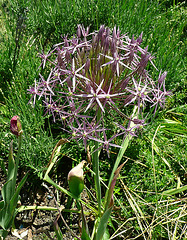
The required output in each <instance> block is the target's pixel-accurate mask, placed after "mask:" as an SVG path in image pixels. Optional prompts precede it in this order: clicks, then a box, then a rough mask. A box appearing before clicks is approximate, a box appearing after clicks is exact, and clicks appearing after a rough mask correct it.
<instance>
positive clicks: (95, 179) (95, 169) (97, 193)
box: [93, 110, 101, 216]
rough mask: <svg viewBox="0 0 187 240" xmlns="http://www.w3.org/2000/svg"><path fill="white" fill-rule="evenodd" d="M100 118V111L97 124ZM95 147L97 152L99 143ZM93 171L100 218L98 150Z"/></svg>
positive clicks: (95, 154) (94, 156) (94, 157)
mask: <svg viewBox="0 0 187 240" xmlns="http://www.w3.org/2000/svg"><path fill="white" fill-rule="evenodd" d="M100 117H101V110H99V111H98V113H97V122H98V121H99V120H100ZM94 146H95V150H96V149H98V147H99V143H98V142H96V141H95V142H94ZM93 171H94V173H95V175H94V181H95V187H96V195H97V203H98V212H99V216H101V184H100V177H99V150H96V151H95V152H94V153H93Z"/></svg>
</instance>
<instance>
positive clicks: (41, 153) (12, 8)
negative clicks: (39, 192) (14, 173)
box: [0, 0, 187, 240]
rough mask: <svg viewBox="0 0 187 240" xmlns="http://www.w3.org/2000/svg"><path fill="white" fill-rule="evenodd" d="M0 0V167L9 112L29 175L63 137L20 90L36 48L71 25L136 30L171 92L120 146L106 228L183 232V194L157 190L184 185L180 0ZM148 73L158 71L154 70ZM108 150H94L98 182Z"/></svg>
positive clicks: (32, 73)
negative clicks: (16, 120)
mask: <svg viewBox="0 0 187 240" xmlns="http://www.w3.org/2000/svg"><path fill="white" fill-rule="evenodd" d="M0 3H1V9H0V89H1V92H0V127H1V130H0V153H1V154H0V156H1V157H0V163H1V166H2V167H3V163H5V166H6V161H7V156H8V146H9V143H10V140H11V139H13V138H14V137H13V136H12V135H11V134H10V132H9V121H10V118H11V117H12V116H13V115H19V116H20V118H21V121H22V125H23V129H24V139H23V147H22V148H23V149H22V156H21V165H22V167H24V168H27V169H28V168H29V169H32V173H33V174H35V173H36V175H40V173H41V172H42V171H43V169H44V168H45V167H46V165H47V163H48V161H49V156H50V154H51V151H52V149H53V147H54V146H55V144H56V143H57V141H58V140H59V139H60V137H64V135H63V134H62V133H61V132H60V133H59V131H58V129H57V126H56V125H55V124H54V123H52V122H51V121H50V118H49V119H48V118H47V117H46V116H43V108H42V106H41V104H42V103H41V102H40V103H37V106H36V107H35V108H33V107H32V105H30V104H29V105H28V104H27V103H28V101H29V97H30V96H29V95H27V89H28V87H29V86H30V85H32V84H33V82H34V79H35V78H37V77H38V74H39V72H38V70H37V69H38V66H39V65H40V60H39V58H38V52H42V51H44V52H47V51H48V50H49V49H51V48H52V46H53V45H54V44H55V43H58V42H60V41H62V39H61V35H64V34H68V36H72V35H73V34H74V33H76V28H77V24H84V26H85V27H86V26H90V29H91V31H93V30H96V29H98V28H99V26H100V25H101V24H105V25H106V26H109V27H111V28H112V27H114V26H115V25H116V26H119V28H120V30H121V31H122V32H123V33H128V35H129V36H131V37H132V35H133V34H134V35H135V38H136V37H138V36H139V35H140V33H141V32H143V45H144V46H147V45H149V51H150V52H151V53H152V54H153V55H154V56H155V59H154V63H155V65H156V66H157V68H158V69H162V70H163V71H167V72H168V75H167V80H166V85H167V89H169V90H171V91H172V96H171V97H170V98H168V99H167V103H166V108H165V110H164V111H160V112H159V113H158V114H157V116H156V117H155V119H153V121H152V122H151V123H150V124H149V125H148V126H147V127H146V129H145V131H144V132H143V133H142V135H140V136H139V138H134V139H133V141H132V144H131V145H130V147H129V148H128V149H127V151H126V153H125V156H124V160H128V161H127V162H126V164H125V166H124V168H123V171H122V172H121V178H120V180H119V181H118V184H117V186H116V197H117V199H118V201H116V202H115V203H116V205H117V206H120V209H121V210H120V211H119V210H118V211H117V210H116V211H114V213H113V217H112V220H113V221H112V222H113V228H112V223H111V224H110V225H111V229H112V230H111V232H112V233H114V232H115V230H116V231H117V229H118V228H119V227H120V226H121V228H120V229H119V231H117V232H116V234H114V235H117V234H118V233H119V232H123V233H122V235H121V236H128V234H131V237H136V236H139V235H140V236H139V239H141V237H142V236H143V235H145V237H147V238H146V239H155V240H156V239H161V238H163V239H177V238H179V239H185V217H186V215H185V214H186V212H185V211H186V209H185V206H186V205H185V204H186V193H185V192H181V193H178V194H176V195H172V196H169V197H168V196H165V195H162V193H163V191H166V190H168V189H174V188H176V187H180V186H181V187H182V186H184V185H186V184H187V178H186V172H187V164H186V156H187V151H186V149H185V146H186V144H187V138H186V137H187V134H186V122H187V117H186V116H187V115H186V112H187V107H186V105H185V104H186V89H187V88H186V86H187V81H186V74H187V71H186V67H185V66H186V65H187V62H186V45H187V40H186V35H185V32H186V23H187V21H186V15H187V10H186V6H185V4H184V2H183V3H180V2H178V1H169V0H168V1H156V0H152V1H148V0H147V1H143V0H140V1H136V0H124V1H122V0H115V1H112V0H105V1H101V0H90V1H86V0H79V1H78V0H71V1H65V0H63V1H58V0H44V1H40V0H35V1H34V0H32V1H26V0H17V1H11V0H9V1H5V0H3V1H1V2H0ZM150 71H152V70H151V69H150ZM151 74H152V75H153V76H155V77H156V76H158V72H156V71H154V72H152V73H151ZM157 128H158V131H157V132H156V129H157ZM155 133H156V134H155ZM154 135H155V138H154ZM153 138H154V142H153ZM15 142H16V141H15ZM64 152H65V154H66V155H67V156H68V157H69V158H71V159H75V160H76V161H80V160H81V159H82V158H84V157H85V152H84V149H83V146H82V144H80V146H79V147H78V146H76V145H75V143H71V144H70V145H69V148H68V149H64ZM115 157H116V153H115V149H114V150H113V153H111V158H110V159H109V160H108V158H107V156H106V155H105V153H103V154H102V156H101V173H102V175H101V177H102V178H103V180H104V181H105V180H107V179H108V177H109V172H110V167H111V166H112V164H113V163H114V162H115ZM155 190H156V192H157V194H156V192H155ZM119 216H120V218H119ZM120 219H121V220H120ZM114 229H115V230H114ZM128 229H129V230H128ZM144 230H145V231H144ZM186 237H187V236H186ZM116 239H117V238H116ZM118 239H122V238H121V237H119V236H118Z"/></svg>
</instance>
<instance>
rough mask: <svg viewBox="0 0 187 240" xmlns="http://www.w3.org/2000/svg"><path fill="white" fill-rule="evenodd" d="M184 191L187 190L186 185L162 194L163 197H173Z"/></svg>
mask: <svg viewBox="0 0 187 240" xmlns="http://www.w3.org/2000/svg"><path fill="white" fill-rule="evenodd" d="M186 190H187V185H185V186H183V187H180V188H175V189H170V190H167V191H164V192H163V193H162V194H163V195H174V194H177V193H181V192H183V191H186Z"/></svg>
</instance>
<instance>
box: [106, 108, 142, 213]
mask: <svg viewBox="0 0 187 240" xmlns="http://www.w3.org/2000/svg"><path fill="white" fill-rule="evenodd" d="M137 114H138V113H137V106H135V107H134V109H133V113H132V116H131V118H132V119H133V118H135V117H136V116H137ZM133 127H134V123H133V122H132V121H131V123H130V126H129V128H130V129H131V128H133ZM131 139H132V136H131V135H130V134H128V135H127V136H126V138H125V139H124V141H123V143H122V145H121V148H120V150H119V152H118V155H117V158H116V161H115V164H114V167H113V169H112V173H111V175H110V179H109V182H108V189H107V191H106V194H105V210H106V209H107V207H108V204H109V203H107V199H108V190H109V188H110V184H111V182H112V179H113V177H114V173H115V171H116V169H117V168H118V166H119V164H120V162H121V159H122V157H123V155H124V153H125V151H126V149H127V147H128V145H129V142H130V140H131Z"/></svg>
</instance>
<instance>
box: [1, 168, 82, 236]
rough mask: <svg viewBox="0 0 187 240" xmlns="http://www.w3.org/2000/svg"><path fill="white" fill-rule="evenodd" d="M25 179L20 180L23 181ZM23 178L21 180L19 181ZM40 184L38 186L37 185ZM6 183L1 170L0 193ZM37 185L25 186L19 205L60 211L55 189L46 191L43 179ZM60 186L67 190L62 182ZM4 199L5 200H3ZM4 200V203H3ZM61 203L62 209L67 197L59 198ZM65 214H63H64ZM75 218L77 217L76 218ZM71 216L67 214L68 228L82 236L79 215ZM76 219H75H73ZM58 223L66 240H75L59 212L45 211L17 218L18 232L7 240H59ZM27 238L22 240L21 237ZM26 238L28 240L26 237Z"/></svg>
mask: <svg viewBox="0 0 187 240" xmlns="http://www.w3.org/2000/svg"><path fill="white" fill-rule="evenodd" d="M21 173H22V174H21V175H23V170H21ZM21 175H18V176H20V179H21V178H22V176H21ZM18 178H19V177H18ZM36 181H37V183H36ZM5 182H6V178H5V175H4V173H3V172H2V170H1V168H0V191H1V188H2V186H3V185H4V183H5ZM34 182H35V183H34V184H31V183H30V182H29V181H27V182H26V183H25V185H24V186H23V188H22V190H21V192H20V201H19V202H18V207H19V206H21V205H23V206H48V207H49V206H51V207H56V206H57V204H56V200H55V198H54V196H57V192H56V189H54V188H53V187H51V186H47V184H45V186H47V188H46V187H44V186H42V181H40V179H37V180H36V179H35V180H34ZM58 184H59V185H61V186H62V184H63V186H64V182H62V179H61V182H59V179H58ZM66 184H67V183H66ZM0 197H1V199H2V196H0ZM1 199H0V200H1ZM59 201H60V202H61V204H60V205H61V206H63V204H62V202H63V203H64V204H66V201H67V197H66V196H63V194H60V195H59ZM62 214H63V213H62ZM74 215H75V216H74ZM74 215H71V217H70V216H69V217H68V214H67V213H66V221H67V224H68V225H70V226H71V229H72V230H73V232H74V233H76V234H77V235H78V236H80V235H79V226H78V222H79V220H78V217H79V216H77V215H78V214H74ZM72 216H73V217H72ZM57 218H58V219H59V220H58V224H59V225H60V228H61V230H62V233H63V239H65V240H71V239H75V237H73V236H72V235H71V233H70V232H69V231H68V230H67V228H66V227H65V225H64V224H63V223H62V221H60V216H59V212H58V211H46V210H45V211H43V210H27V211H22V212H20V213H18V214H17V215H16V218H15V227H16V229H15V231H14V232H11V231H10V232H9V234H8V236H7V238H6V240H17V239H23V240H41V239H46V240H47V239H57V237H56V236H55V231H54V227H53V226H54V222H55V220H56V219H57ZM17 234H18V235H20V236H23V237H22V238H19V236H18V235H17ZM24 234H25V236H24Z"/></svg>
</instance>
